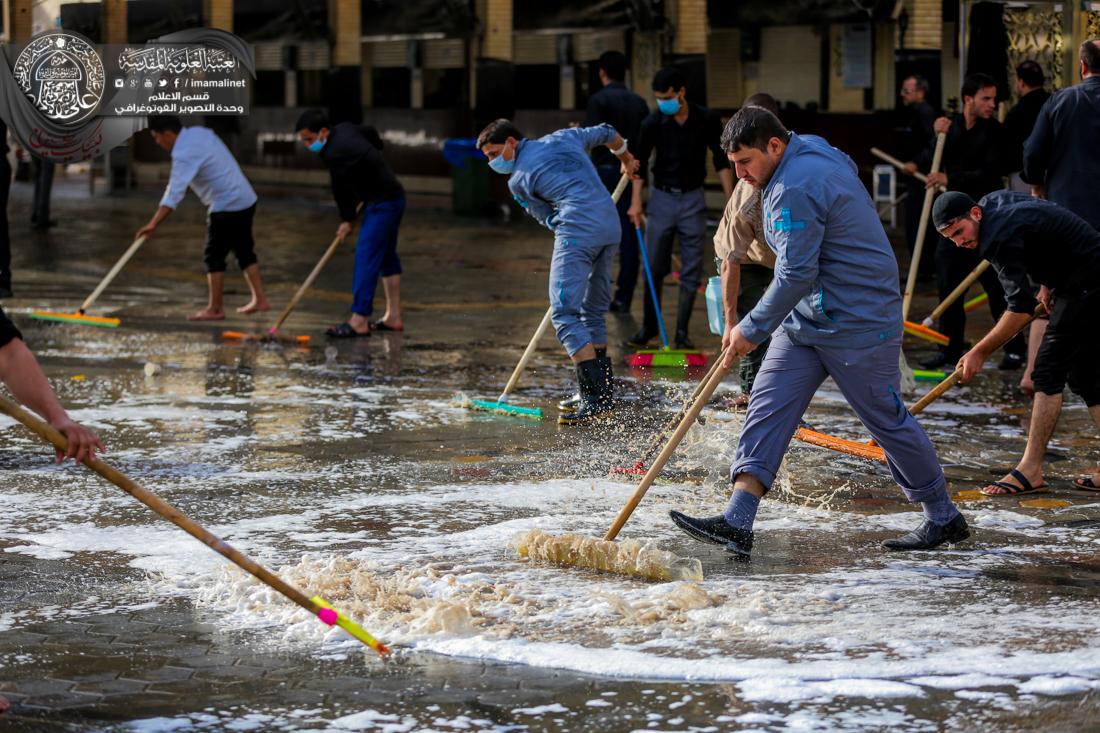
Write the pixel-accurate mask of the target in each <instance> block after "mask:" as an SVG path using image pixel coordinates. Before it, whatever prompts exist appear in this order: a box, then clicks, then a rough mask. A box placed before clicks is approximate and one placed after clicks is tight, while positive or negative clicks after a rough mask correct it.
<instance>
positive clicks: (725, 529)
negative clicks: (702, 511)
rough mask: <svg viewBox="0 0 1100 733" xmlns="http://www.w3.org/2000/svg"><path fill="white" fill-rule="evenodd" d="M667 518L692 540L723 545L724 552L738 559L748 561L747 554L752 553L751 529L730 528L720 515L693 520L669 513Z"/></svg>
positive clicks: (692, 518)
mask: <svg viewBox="0 0 1100 733" xmlns="http://www.w3.org/2000/svg"><path fill="white" fill-rule="evenodd" d="M668 516H669V517H671V518H672V522H673V524H675V525H676V526H677V527H679V528H680V529H682V530H684V532H686V533H687V534H688V535H689V536H691V537H692V538H693V539H697V540H699V541H700V542H710V543H711V544H714V545H723V546H725V548H726V552H729V553H732V554H734V555H736V556H737V557H738V558H739V559H744V560H748V559H749V553H751V552H752V537H753V534H752V530H751V529H738V528H737V527H731V526H730V525H729V523H728V522H727V521H726V518H725V517H723V516H722V515H721V514H719V515H718V516H716V517H706V518H701V519H695V518H694V517H689V516H688V515H686V514H682V513H680V512H677V511H670V512H669V513H668Z"/></svg>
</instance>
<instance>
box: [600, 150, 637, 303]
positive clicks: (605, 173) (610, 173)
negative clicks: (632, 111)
mask: <svg viewBox="0 0 1100 733" xmlns="http://www.w3.org/2000/svg"><path fill="white" fill-rule="evenodd" d="M596 172H597V173H599V174H600V180H601V181H603V185H604V186H606V187H607V190H608V192H611V193H613V192H614V191H615V187H616V186H618V185H619V179H620V178H622V171H620V170H619V168H617V167H612V166H600V167H599V168H597V169H596ZM633 185H634V184H633V183H630V184H627V187H626V189H625V190H624V191H623V195H622V196H620V197H619V203H618V204H616V205H615V208H616V209H617V210H618V212H619V226H620V227H621V228H622V235H621V236H620V238H619V275H618V277H616V278H615V296H614V298H613V300H616V301H618V302H620V303H622V304H623V305H624V306H626V307H625V308H624V310H628V311H629V310H630V301H631V300H633V299H634V287H635V286H636V285H637V284H638V267H639V265H640V263H641V259H640V257H641V254H640V250H639V249H638V236H637V235H636V234H635V233H634V225H633V224H631V223H630V219H629V218H628V217H627V215H626V212H627V210H628V209H629V208H630V196H631V186H633Z"/></svg>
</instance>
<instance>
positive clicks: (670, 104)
mask: <svg viewBox="0 0 1100 733" xmlns="http://www.w3.org/2000/svg"><path fill="white" fill-rule="evenodd" d="M657 109H659V110H661V114H663V115H674V114H676V113H677V112H679V111H680V98H679V97H673V98H672V99H658V100H657Z"/></svg>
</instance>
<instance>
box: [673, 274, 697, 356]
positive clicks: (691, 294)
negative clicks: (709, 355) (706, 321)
mask: <svg viewBox="0 0 1100 733" xmlns="http://www.w3.org/2000/svg"><path fill="white" fill-rule="evenodd" d="M694 307H695V291H694V290H688V289H687V288H680V299H679V301H677V303H676V348H677V349H694V348H695V344H693V343H692V342H691V339H690V338H688V324H689V323H690V322H691V311H692V309H693V308H694Z"/></svg>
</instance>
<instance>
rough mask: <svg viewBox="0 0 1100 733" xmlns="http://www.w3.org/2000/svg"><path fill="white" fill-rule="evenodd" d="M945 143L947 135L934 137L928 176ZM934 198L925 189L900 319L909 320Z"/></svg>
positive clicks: (936, 170) (934, 170)
mask: <svg viewBox="0 0 1100 733" xmlns="http://www.w3.org/2000/svg"><path fill="white" fill-rule="evenodd" d="M946 142H947V135H946V134H945V133H942V132H941V133H940V134H938V135H936V150H935V152H934V153H933V154H932V168H931V170H929V171H928V175H932V174H933V173H939V170H940V161H942V160H943V146H944V144H945V143H946ZM935 198H936V191H935V189H931V188H928V189H925V191H924V206H922V207H921V210H920V225H919V226H918V227H917V241H916V242H915V243H914V245H913V258H912V260H911V261H910V262H909V277H908V278H907V279H906V281H905V293H904V295H903V296H902V300H901V319H902V320H903V321H905V320H908V319H909V305H910V304H911V303H912V302H913V288H915V287H916V285H917V269H918V267H919V265H920V257H921V252H922V250H923V249H924V239H925V234H926V233H927V232H928V218H929V215H930V214H931V213H932V200H933V199H935Z"/></svg>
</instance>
